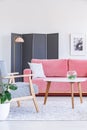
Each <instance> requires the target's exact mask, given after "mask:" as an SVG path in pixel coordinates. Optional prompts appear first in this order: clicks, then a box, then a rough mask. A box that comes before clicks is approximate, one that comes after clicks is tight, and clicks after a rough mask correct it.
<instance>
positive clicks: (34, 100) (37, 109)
mask: <svg viewBox="0 0 87 130" xmlns="http://www.w3.org/2000/svg"><path fill="white" fill-rule="evenodd" d="M33 102H34V106H35V108H36V111H37V112H39V108H38V104H37V101H36V97H35V96H33Z"/></svg>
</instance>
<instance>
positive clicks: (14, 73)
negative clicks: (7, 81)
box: [8, 72, 19, 76]
mask: <svg viewBox="0 0 87 130" xmlns="http://www.w3.org/2000/svg"><path fill="white" fill-rule="evenodd" d="M17 74H19V72H12V73H8V75H10V76H11V75H17Z"/></svg>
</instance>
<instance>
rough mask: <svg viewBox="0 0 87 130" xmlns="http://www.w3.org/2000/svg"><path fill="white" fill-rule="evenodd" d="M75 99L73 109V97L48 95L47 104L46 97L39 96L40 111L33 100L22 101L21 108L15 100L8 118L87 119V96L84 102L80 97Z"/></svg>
mask: <svg viewBox="0 0 87 130" xmlns="http://www.w3.org/2000/svg"><path fill="white" fill-rule="evenodd" d="M74 99H75V100H74V103H75V108H74V109H72V106H71V97H48V100H47V104H46V105H43V100H44V97H37V101H38V106H39V113H37V112H36V110H35V107H34V104H33V101H32V100H29V101H22V102H21V107H19V108H18V107H17V104H16V102H13V103H11V109H10V114H9V116H8V118H7V120H35V121H36V120H60V121H62V120H87V97H83V103H82V104H81V103H80V100H79V97H75V98H74Z"/></svg>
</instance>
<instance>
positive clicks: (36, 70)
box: [28, 62, 46, 79]
mask: <svg viewBox="0 0 87 130" xmlns="http://www.w3.org/2000/svg"><path fill="white" fill-rule="evenodd" d="M28 64H29V66H30V69H31V70H32V73H33V74H34V76H33V77H32V78H33V79H34V78H45V77H46V76H45V74H44V71H43V66H42V64H41V63H29V62H28Z"/></svg>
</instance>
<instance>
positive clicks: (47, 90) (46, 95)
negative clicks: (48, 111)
mask: <svg viewBox="0 0 87 130" xmlns="http://www.w3.org/2000/svg"><path fill="white" fill-rule="evenodd" d="M50 84H51V82H47V87H46V92H45V97H44V104H46V101H47V97H48V92H49V88H50Z"/></svg>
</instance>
